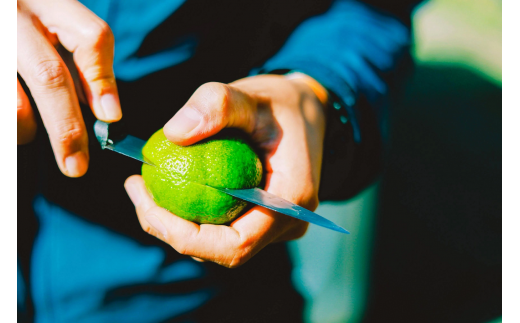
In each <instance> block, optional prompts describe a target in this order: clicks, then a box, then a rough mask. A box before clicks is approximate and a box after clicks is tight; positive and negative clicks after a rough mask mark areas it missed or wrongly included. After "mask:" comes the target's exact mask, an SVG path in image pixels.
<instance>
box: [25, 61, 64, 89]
mask: <svg viewBox="0 0 520 323" xmlns="http://www.w3.org/2000/svg"><path fill="white" fill-rule="evenodd" d="M66 72H67V68H66V67H65V66H64V64H63V63H62V62H61V61H59V60H57V59H56V60H45V61H42V62H40V63H38V64H37V65H36V67H35V69H34V77H33V78H34V82H35V83H36V85H37V86H42V87H59V86H62V85H64V84H65V82H66V80H67V77H66Z"/></svg>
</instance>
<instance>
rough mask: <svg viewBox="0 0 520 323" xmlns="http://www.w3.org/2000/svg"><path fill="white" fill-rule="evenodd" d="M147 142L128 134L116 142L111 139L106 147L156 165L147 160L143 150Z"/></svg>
mask: <svg viewBox="0 0 520 323" xmlns="http://www.w3.org/2000/svg"><path fill="white" fill-rule="evenodd" d="M145 144H146V141H145V140H142V139H139V138H136V137H134V136H131V135H128V136H126V137H125V138H123V139H122V140H119V141H116V142H111V141H110V139H109V141H108V142H107V145H106V146H105V149H110V150H112V151H115V152H117V153H120V154H123V155H125V156H128V157H131V158H133V159H137V160H139V161H141V162H143V163H145V164H148V165H150V166H155V165H154V164H153V163H152V162H151V161H149V160H147V159H146V158H145V157H144V156H143V153H142V150H143V147H144V145H145Z"/></svg>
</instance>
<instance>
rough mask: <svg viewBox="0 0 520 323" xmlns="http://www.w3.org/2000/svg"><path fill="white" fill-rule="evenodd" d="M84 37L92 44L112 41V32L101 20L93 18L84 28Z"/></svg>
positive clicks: (111, 42)
mask: <svg viewBox="0 0 520 323" xmlns="http://www.w3.org/2000/svg"><path fill="white" fill-rule="evenodd" d="M84 37H85V39H86V40H87V42H88V43H89V44H91V45H93V46H99V45H107V44H113V43H114V34H113V33H112V29H110V26H109V25H108V24H107V23H106V22H105V21H103V20H101V19H99V20H95V21H94V22H92V23H91V24H90V25H89V26H88V28H85V31H84Z"/></svg>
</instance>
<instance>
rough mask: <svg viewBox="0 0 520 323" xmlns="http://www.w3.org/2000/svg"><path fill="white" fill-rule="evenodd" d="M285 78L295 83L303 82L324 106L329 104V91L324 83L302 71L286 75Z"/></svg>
mask: <svg viewBox="0 0 520 323" xmlns="http://www.w3.org/2000/svg"><path fill="white" fill-rule="evenodd" d="M285 78H286V79H288V80H289V81H291V82H293V83H298V84H302V85H304V86H305V87H307V88H308V89H309V90H310V92H312V93H313V94H314V96H315V97H316V99H317V100H318V101H319V102H320V103H321V105H322V106H323V107H325V106H327V102H328V100H329V93H328V91H327V89H325V87H323V85H321V84H320V83H319V82H318V81H316V80H315V79H313V78H312V77H310V76H309V75H307V74H304V73H300V72H292V73H289V74H286V75H285Z"/></svg>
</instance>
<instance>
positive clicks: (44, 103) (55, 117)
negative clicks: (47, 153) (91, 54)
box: [17, 12, 89, 177]
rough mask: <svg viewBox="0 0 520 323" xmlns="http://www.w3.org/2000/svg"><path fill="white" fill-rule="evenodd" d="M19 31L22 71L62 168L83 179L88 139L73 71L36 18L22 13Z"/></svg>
mask: <svg viewBox="0 0 520 323" xmlns="http://www.w3.org/2000/svg"><path fill="white" fill-rule="evenodd" d="M17 28H18V41H17V46H18V48H17V49H18V50H17V63H18V72H19V73H20V75H21V76H22V78H23V79H24V80H25V82H26V83H27V85H28V87H29V89H30V90H31V94H32V96H33V98H34V100H35V102H36V105H37V107H38V109H39V111H40V114H41V116H42V120H43V123H44V125H45V128H46V129H47V133H48V134H49V138H50V141H51V145H52V148H53V150H54V154H55V156H56V161H57V163H58V166H59V167H60V169H61V171H62V172H63V173H64V174H65V175H67V176H70V177H78V176H82V175H83V174H84V173H85V172H86V171H87V168H88V159H89V156H88V137H87V132H86V129H85V124H84V122H83V117H82V115H81V110H80V108H79V104H78V100H77V97H76V92H75V89H74V86H73V82H72V79H71V77H70V74H69V71H68V70H67V68H66V66H65V63H64V62H63V60H62V59H61V58H60V56H59V55H58V53H57V52H56V50H55V49H54V47H53V46H52V45H51V44H50V43H49V41H48V40H47V39H46V38H45V37H44V34H43V32H42V28H40V27H39V26H38V22H37V21H36V20H35V19H34V18H33V17H29V16H27V15H24V14H22V13H20V12H18V19H17Z"/></svg>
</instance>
